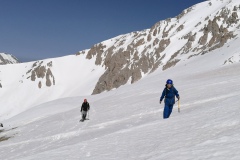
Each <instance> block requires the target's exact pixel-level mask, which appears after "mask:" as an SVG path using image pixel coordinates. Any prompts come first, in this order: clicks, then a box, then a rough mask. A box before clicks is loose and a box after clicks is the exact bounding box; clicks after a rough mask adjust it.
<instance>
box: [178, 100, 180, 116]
mask: <svg viewBox="0 0 240 160" xmlns="http://www.w3.org/2000/svg"><path fill="white" fill-rule="evenodd" d="M178 113H180V100H178Z"/></svg>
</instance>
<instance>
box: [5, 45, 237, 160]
mask: <svg viewBox="0 0 240 160" xmlns="http://www.w3.org/2000/svg"><path fill="white" fill-rule="evenodd" d="M235 45H237V44H235ZM232 46H234V44H232ZM234 48H235V49H236V46H235V47H234ZM230 49H231V48H228V47H225V48H222V49H219V50H216V51H214V52H212V53H209V54H207V55H204V56H200V57H197V58H193V59H190V60H189V61H188V62H184V63H181V64H179V65H177V67H174V68H171V69H168V70H166V71H161V70H158V71H156V72H154V73H152V74H150V75H149V76H146V77H145V78H144V79H142V80H140V81H139V82H137V83H135V84H132V85H125V86H123V87H120V88H119V89H116V90H114V91H110V92H105V93H102V94H100V95H95V96H80V97H69V98H63V99H57V100H54V101H50V102H47V103H43V104H41V105H37V106H35V107H32V108H31V109H28V110H26V111H25V112H22V113H20V114H18V115H17V116H14V117H12V118H10V119H7V120H5V121H3V123H4V125H5V128H4V131H3V132H1V133H0V137H11V138H10V139H8V140H7V141H2V142H0V155H1V159H4V160H15V159H17V160H33V159H34V160H38V159H39V160H42V159H51V160H65V159H70V160H75V159H76V160H78V159H84V160H110V159H113V160H122V159H131V160H132V159H133V160H135V159H137V160H145V159H148V160H160V159H170V160H192V159H199V160H203V159H208V160H216V159H218V160H225V159H229V160H239V159H240V152H239V149H240V147H239V144H240V125H239V124H240V119H239V114H240V108H239V104H240V83H239V81H240V76H239V75H240V64H239V63H236V64H231V65H226V66H224V65H222V64H223V62H224V60H225V59H226V57H228V55H224V54H223V53H225V51H226V50H228V51H231V50H230ZM216 57H217V58H216ZM168 78H172V79H173V80H174V82H175V83H174V84H175V87H176V88H177V89H178V91H179V93H180V96H181V103H180V107H181V112H180V113H178V112H177V105H175V107H174V111H173V113H172V115H171V117H170V119H167V120H163V119H162V114H163V113H162V112H163V104H162V105H160V104H159V96H160V95H161V92H162V90H163V88H164V84H165V81H166V79H168ZM83 98H87V99H88V101H89V102H90V105H91V110H90V117H89V118H90V120H87V121H85V122H83V123H82V122H79V120H80V118H81V115H80V112H79V110H80V106H81V103H82V100H83Z"/></svg>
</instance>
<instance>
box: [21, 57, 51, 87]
mask: <svg viewBox="0 0 240 160" xmlns="http://www.w3.org/2000/svg"><path fill="white" fill-rule="evenodd" d="M52 66H53V64H52V61H51V62H48V63H47V64H43V61H41V62H39V61H37V62H35V63H33V66H32V69H30V70H29V71H28V72H27V73H26V75H31V76H29V77H31V81H36V80H39V82H38V88H42V84H44V83H42V81H43V80H44V79H45V80H46V83H45V84H46V86H47V87H50V86H52V85H55V78H54V75H53V73H52V71H51V68H52Z"/></svg>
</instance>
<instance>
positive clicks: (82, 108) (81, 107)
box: [81, 104, 83, 112]
mask: <svg viewBox="0 0 240 160" xmlns="http://www.w3.org/2000/svg"><path fill="white" fill-rule="evenodd" d="M82 110H83V104H82V107H81V112H82Z"/></svg>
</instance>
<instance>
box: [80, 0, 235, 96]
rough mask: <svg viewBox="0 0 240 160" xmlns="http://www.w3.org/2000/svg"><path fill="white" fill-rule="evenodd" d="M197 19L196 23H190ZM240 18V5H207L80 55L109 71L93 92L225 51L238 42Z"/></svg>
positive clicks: (217, 1)
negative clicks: (209, 10)
mask: <svg viewBox="0 0 240 160" xmlns="http://www.w3.org/2000/svg"><path fill="white" fill-rule="evenodd" d="M234 2H237V1H236V0H235V1H234ZM233 4H234V5H233ZM202 8H212V12H210V13H202ZM193 15H194V16H195V17H196V19H194V20H192V19H189V18H190V17H194V16H193ZM239 16H240V2H238V3H237V5H236V3H232V1H231V0H229V1H222V0H212V1H207V2H203V3H200V4H197V5H194V6H192V7H190V8H188V9H186V10H184V11H183V12H182V13H181V14H179V15H178V16H176V17H174V18H169V19H167V20H164V21H160V22H158V23H156V24H155V25H154V26H152V27H151V28H150V29H146V30H143V31H138V32H132V33H129V34H125V35H120V36H118V37H115V38H112V39H109V40H107V41H103V42H101V43H98V44H95V45H94V46H93V47H91V49H90V50H84V51H80V52H79V53H77V55H81V54H84V55H86V58H87V59H92V58H96V61H95V64H96V65H101V66H103V67H105V69H106V70H105V73H104V74H103V75H102V76H101V77H100V78H99V81H98V83H97V84H96V86H95V89H94V91H93V94H98V93H101V92H103V91H106V90H107V91H109V90H111V89H113V88H118V87H120V86H121V85H124V84H126V83H134V82H136V81H138V80H140V79H141V78H142V77H143V76H144V75H145V74H149V73H151V72H153V71H155V70H156V69H158V68H161V69H163V70H166V69H168V68H170V67H173V66H175V65H176V64H177V63H178V62H180V61H182V60H187V59H190V58H192V57H195V56H199V55H204V54H207V53H209V52H210V51H213V50H215V49H218V48H221V47H222V46H223V45H225V44H226V43H227V42H228V41H230V40H234V39H235V38H237V35H238V33H237V32H236V31H237V30H238V29H240V21H239Z"/></svg>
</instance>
